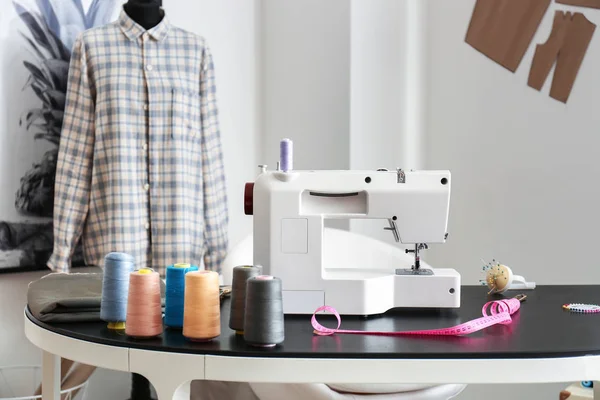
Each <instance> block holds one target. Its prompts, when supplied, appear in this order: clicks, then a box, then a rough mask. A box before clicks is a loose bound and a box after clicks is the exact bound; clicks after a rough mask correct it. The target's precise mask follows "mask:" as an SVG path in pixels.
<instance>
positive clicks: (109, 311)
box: [100, 252, 135, 322]
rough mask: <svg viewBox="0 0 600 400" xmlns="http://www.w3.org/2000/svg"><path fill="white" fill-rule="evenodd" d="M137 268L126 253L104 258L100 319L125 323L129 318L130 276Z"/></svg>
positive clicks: (113, 254)
mask: <svg viewBox="0 0 600 400" xmlns="http://www.w3.org/2000/svg"><path fill="white" fill-rule="evenodd" d="M134 268H135V265H134V260H133V257H132V256H131V255H129V254H126V253H117V252H113V253H109V254H107V255H106V257H104V275H103V277H102V299H101V302H100V319H101V320H103V321H105V322H124V321H125V319H126V317H127V297H128V294H129V274H130V273H131V272H133V270H134Z"/></svg>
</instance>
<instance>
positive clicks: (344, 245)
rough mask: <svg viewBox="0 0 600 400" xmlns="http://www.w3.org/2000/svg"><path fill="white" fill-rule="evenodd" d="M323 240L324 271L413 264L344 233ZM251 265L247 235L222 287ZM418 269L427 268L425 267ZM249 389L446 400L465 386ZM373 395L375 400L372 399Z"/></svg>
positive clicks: (286, 394)
mask: <svg viewBox="0 0 600 400" xmlns="http://www.w3.org/2000/svg"><path fill="white" fill-rule="evenodd" d="M323 238H324V239H323V241H324V243H326V245H325V246H324V247H325V250H324V254H323V258H324V261H325V263H326V264H327V265H328V267H334V268H335V267H343V268H348V267H349V266H351V265H360V266H361V267H362V268H365V267H368V266H371V267H373V268H382V267H385V265H382V262H383V263H386V264H388V265H390V266H392V265H393V267H394V268H409V267H410V266H411V265H412V262H413V260H414V259H413V257H412V256H411V255H409V254H406V253H405V252H404V250H403V249H401V248H400V247H398V246H395V245H392V244H388V243H385V242H382V241H380V240H377V239H374V238H371V237H369V236H365V235H361V234H357V233H354V232H350V231H346V230H341V229H334V228H324V231H323ZM348 249H350V250H349V251H348ZM252 264H253V251H252V235H249V236H247V237H245V238H244V239H243V240H242V241H240V242H239V243H237V244H236V245H235V246H233V248H232V249H231V250H230V251H229V253H228V255H227V257H226V259H225V260H224V262H223V268H222V271H223V283H224V284H225V285H231V280H232V275H233V268H234V267H236V266H238V265H252ZM422 265H423V266H427V264H426V263H422ZM250 387H252V390H253V391H254V393H255V394H256V396H257V397H258V398H259V399H260V400H271V399H280V398H285V399H287V400H295V399H305V398H311V399H314V400H320V399H340V400H342V399H359V398H361V397H368V398H369V399H370V400H375V399H378V398H380V399H386V400H401V399H402V400H404V399H414V400H417V399H418V400H446V399H451V398H453V397H454V396H456V395H458V394H459V393H460V392H462V391H463V390H464V388H465V387H466V385H407V384H339V385H338V384H301V385H299V384H262V383H260V384H259V383H256V384H255V383H251V384H250ZM282 392H283V393H282ZM375 394H377V395H379V396H374V395H375ZM278 396H279V397H278ZM282 396H283V397H282Z"/></svg>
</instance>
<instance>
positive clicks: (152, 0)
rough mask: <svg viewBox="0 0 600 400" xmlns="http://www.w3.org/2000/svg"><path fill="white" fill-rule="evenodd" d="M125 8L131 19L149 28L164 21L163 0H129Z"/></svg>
mask: <svg viewBox="0 0 600 400" xmlns="http://www.w3.org/2000/svg"><path fill="white" fill-rule="evenodd" d="M123 9H124V10H125V12H126V13H127V15H129V17H130V18H131V19H133V20H134V21H135V22H137V23H138V24H139V25H141V26H143V27H144V29H146V30H148V29H151V28H153V27H155V26H156V25H158V24H159V23H160V21H162V19H163V17H164V15H165V13H164V11H163V9H162V0H128V1H127V3H125V4H124V5H123Z"/></svg>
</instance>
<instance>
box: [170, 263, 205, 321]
mask: <svg viewBox="0 0 600 400" xmlns="http://www.w3.org/2000/svg"><path fill="white" fill-rule="evenodd" d="M191 271H198V267H197V266H195V265H191V266H189V267H187V268H180V267H176V266H175V265H169V266H168V267H167V273H166V283H165V286H166V288H165V318H164V323H165V325H166V326H167V327H169V328H183V304H184V299H185V274H187V273H188V272H191Z"/></svg>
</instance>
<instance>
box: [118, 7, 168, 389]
mask: <svg viewBox="0 0 600 400" xmlns="http://www.w3.org/2000/svg"><path fill="white" fill-rule="evenodd" d="M161 6H162V0H128V1H127V3H125V4H124V5H123V10H124V11H125V12H126V13H127V15H128V16H129V17H130V18H131V19H132V20H134V21H135V22H137V23H138V24H139V25H140V26H142V27H143V28H144V29H146V30H148V29H151V28H153V27H155V26H156V25H158V24H159V23H160V21H162V19H163V17H164V11H163V10H162V8H161ZM148 399H152V397H151V396H150V382H149V381H148V379H146V378H145V377H144V376H143V375H139V374H132V376H131V398H130V399H129V400H148Z"/></svg>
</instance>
